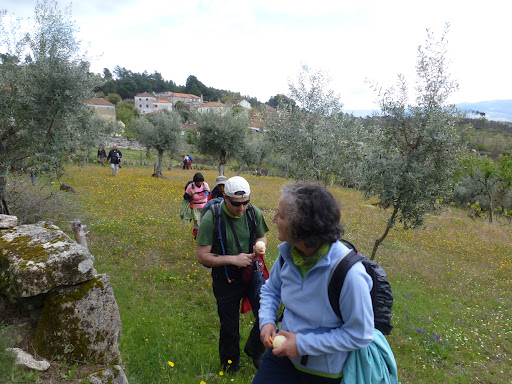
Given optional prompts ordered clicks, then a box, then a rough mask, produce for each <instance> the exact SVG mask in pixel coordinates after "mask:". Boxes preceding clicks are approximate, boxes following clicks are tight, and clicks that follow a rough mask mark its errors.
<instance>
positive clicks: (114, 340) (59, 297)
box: [34, 275, 121, 365]
mask: <svg viewBox="0 0 512 384" xmlns="http://www.w3.org/2000/svg"><path fill="white" fill-rule="evenodd" d="M120 336H121V318H120V316H119V309H118V306H117V303H116V300H115V298H114V293H113V290H112V287H111V285H110V282H109V279H108V276H107V275H98V276H96V277H95V278H93V279H92V280H90V281H87V282H85V283H82V284H79V285H77V286H72V287H60V288H57V289H56V290H54V291H52V292H51V293H49V294H48V297H47V298H46V302H45V304H44V307H43V312H42V314H41V317H40V319H39V324H38V327H37V331H36V337H35V344H34V348H35V350H36V352H37V353H38V354H40V355H41V356H44V357H46V358H48V359H57V360H63V361H66V362H69V363H73V362H75V361H85V362H88V363H95V364H105V365H108V364H115V363H120V361H121V356H120V354H119V346H118V343H119V337H120Z"/></svg>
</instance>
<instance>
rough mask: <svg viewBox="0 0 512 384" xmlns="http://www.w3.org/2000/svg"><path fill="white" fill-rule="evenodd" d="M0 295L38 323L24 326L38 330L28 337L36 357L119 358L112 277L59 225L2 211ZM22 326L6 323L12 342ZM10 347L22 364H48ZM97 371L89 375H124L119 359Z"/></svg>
mask: <svg viewBox="0 0 512 384" xmlns="http://www.w3.org/2000/svg"><path fill="white" fill-rule="evenodd" d="M0 295H2V296H3V297H7V298H8V299H9V301H10V302H11V303H15V304H16V306H17V307H19V308H23V310H25V311H27V310H28V311H29V312H30V313H29V318H30V319H32V320H31V323H34V324H37V329H35V331H34V328H31V329H30V330H29V331H27V332H26V333H31V334H32V335H33V334H34V333H35V339H34V338H33V343H32V345H33V348H34V350H35V351H36V353H37V355H39V356H40V357H44V358H46V359H48V360H50V361H63V362H66V363H68V364H75V363H76V361H81V362H84V363H86V364H94V365H95V366H97V365H100V366H101V365H103V366H111V365H113V364H119V363H121V356H120V353H119V347H118V343H119V338H120V335H121V319H120V316H119V309H118V306H117V303H116V300H115V297H114V293H113V290H112V287H111V285H110V281H109V278H108V276H107V275H98V274H97V272H96V270H95V268H94V257H93V256H92V255H91V254H90V253H89V251H88V250H87V247H86V246H83V245H80V244H77V243H76V242H75V241H74V240H72V239H71V238H70V237H69V236H67V235H66V234H65V233H64V232H62V231H61V230H60V229H59V228H58V227H56V226H54V225H50V224H47V223H45V222H41V223H38V224H34V225H20V226H17V218H16V217H13V216H6V215H0ZM27 303H29V305H27ZM33 319H35V320H36V321H33ZM29 326H30V324H29ZM24 327H26V324H23V325H21V324H20V325H18V326H8V327H4V329H3V332H8V333H9V336H6V335H4V336H5V337H6V338H5V339H6V340H9V339H8V338H7V337H9V338H10V340H11V342H10V344H11V346H13V345H14V346H17V344H19V340H20V332H24V331H23V329H25V328H24ZM0 336H1V335H0ZM32 337H33V336H32ZM12 351H13V352H14V353H15V354H16V355H17V356H18V359H19V361H20V364H23V365H25V366H26V367H28V368H30V369H45V367H46V364H45V360H41V359H39V360H38V359H34V358H32V357H31V356H30V355H28V356H27V354H26V353H25V352H23V351H22V350H20V349H19V348H18V349H16V348H15V349H12ZM21 361H23V363H22V362H21ZM46 363H47V362H46ZM46 368H47V367H46ZM98 372H101V374H99V373H98V375H97V376H94V377H91V378H90V381H89V382H91V383H93V382H94V383H107V382H108V383H120V384H121V383H123V384H124V383H127V380H126V376H125V375H124V372H123V371H122V368H121V367H120V366H117V365H116V366H114V367H109V368H107V369H106V370H103V371H98ZM93 380H96V381H93ZM98 380H100V381H98ZM101 380H103V381H101Z"/></svg>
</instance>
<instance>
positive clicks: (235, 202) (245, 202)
mask: <svg viewBox="0 0 512 384" xmlns="http://www.w3.org/2000/svg"><path fill="white" fill-rule="evenodd" d="M226 197H227V198H228V200H229V202H230V203H231V205H232V206H233V207H239V206H241V205H247V204H249V201H251V200H250V199H249V200H247V201H232V200H231V199H230V198H229V196H226Z"/></svg>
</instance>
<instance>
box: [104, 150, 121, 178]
mask: <svg viewBox="0 0 512 384" xmlns="http://www.w3.org/2000/svg"><path fill="white" fill-rule="evenodd" d="M122 157H123V154H122V153H121V151H120V150H119V149H117V145H116V144H114V145H112V149H111V150H110V151H109V153H108V156H107V163H108V162H110V168H112V175H114V176H115V175H117V169H118V168H120V164H121V158H122Z"/></svg>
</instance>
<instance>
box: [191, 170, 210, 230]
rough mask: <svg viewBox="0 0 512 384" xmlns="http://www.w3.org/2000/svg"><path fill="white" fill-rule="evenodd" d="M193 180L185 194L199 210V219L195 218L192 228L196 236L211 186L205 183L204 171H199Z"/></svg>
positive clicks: (192, 205) (193, 206)
mask: <svg viewBox="0 0 512 384" xmlns="http://www.w3.org/2000/svg"><path fill="white" fill-rule="evenodd" d="M192 181H193V182H192V183H190V184H189V185H188V187H187V189H186V190H185V196H186V195H189V196H190V208H192V209H194V208H195V209H197V210H198V219H197V220H196V219H194V228H193V229H192V234H193V235H194V238H195V237H196V236H197V230H198V229H199V224H200V223H201V216H202V212H203V207H204V205H205V204H206V202H207V201H208V195H209V193H210V187H209V186H208V183H205V181H204V176H203V175H202V173H199V172H197V173H196V174H195V175H194V178H193V179H192Z"/></svg>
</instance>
